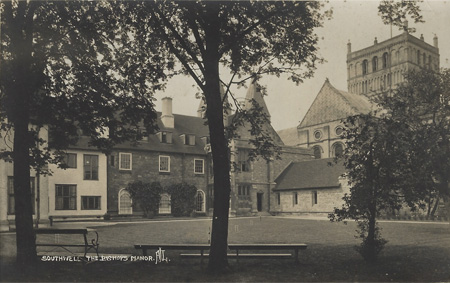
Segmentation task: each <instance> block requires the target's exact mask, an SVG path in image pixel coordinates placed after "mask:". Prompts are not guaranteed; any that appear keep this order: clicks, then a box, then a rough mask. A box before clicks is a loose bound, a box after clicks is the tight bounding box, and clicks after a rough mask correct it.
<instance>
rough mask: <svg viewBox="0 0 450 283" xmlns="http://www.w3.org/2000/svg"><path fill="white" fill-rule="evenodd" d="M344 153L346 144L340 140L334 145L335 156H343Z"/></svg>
mask: <svg viewBox="0 0 450 283" xmlns="http://www.w3.org/2000/svg"><path fill="white" fill-rule="evenodd" d="M343 153H344V145H343V144H342V143H340V142H338V143H335V144H334V145H333V156H334V157H341V156H342V154H343Z"/></svg>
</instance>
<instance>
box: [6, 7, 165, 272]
mask: <svg viewBox="0 0 450 283" xmlns="http://www.w3.org/2000/svg"><path fill="white" fill-rule="evenodd" d="M132 18H133V16H132V15H129V14H127V13H124V9H123V5H119V4H118V3H116V2H109V1H2V3H1V54H0V56H1V62H2V64H1V72H0V100H1V103H0V105H1V108H0V115H1V116H0V120H1V129H2V135H10V136H12V135H14V138H13V140H14V144H7V146H8V147H7V149H6V150H5V151H4V152H2V153H1V157H3V158H6V159H8V160H13V161H14V195H15V211H16V230H17V233H16V235H17V262H18V263H20V264H27V263H31V262H33V261H34V259H36V248H35V239H34V232H33V225H32V208H31V205H30V203H31V202H30V199H31V194H30V187H29V186H30V185H29V184H30V182H29V178H30V177H29V176H30V167H33V168H34V169H36V170H37V172H42V170H43V169H44V168H45V165H46V164H48V163H49V162H52V163H58V162H60V161H61V152H60V151H63V150H64V149H65V148H67V146H68V145H70V144H73V143H75V142H76V140H77V138H78V136H79V132H78V130H79V129H81V131H82V132H83V135H87V136H90V138H91V145H92V146H96V147H98V148H100V149H102V150H103V151H105V152H107V151H108V150H110V149H111V147H112V146H113V145H114V144H116V143H120V142H123V141H125V140H134V141H138V140H139V139H140V137H142V134H143V133H144V132H146V131H147V132H152V131H154V129H155V126H154V125H155V120H156V114H155V111H154V109H153V103H152V97H151V95H152V93H153V92H154V91H155V90H158V89H161V88H162V87H163V84H162V83H161V81H162V80H164V79H165V78H166V74H165V73H164V72H165V71H167V70H170V69H171V68H172V67H173V64H172V62H171V59H170V57H162V56H160V54H161V52H160V51H159V50H158V48H159V46H160V45H158V44H153V43H155V41H157V39H156V38H150V37H149V36H148V35H145V32H143V31H136V30H135V29H134V28H133V27H132V26H131V25H128V26H127V25H123V23H124V22H126V21H132V20H133V19H132ZM141 32H143V33H141ZM142 120H143V121H144V125H145V126H146V128H143V127H141V124H140V122H141V121H142ZM30 124H32V125H34V127H32V128H31V129H30V128H29V125H30ZM42 127H46V128H49V129H50V133H51V136H52V140H51V143H47V141H44V140H43V139H42V138H40V137H39V135H38V132H39V129H40V128H42ZM106 129H109V132H108V131H107V130H106ZM106 134H109V137H108V138H106V137H105V136H107V135H106ZM2 138H4V137H2ZM5 140H11V139H5ZM36 145H38V146H36ZM54 150H56V151H54ZM54 153H57V154H56V155H54ZM58 153H60V154H58Z"/></svg>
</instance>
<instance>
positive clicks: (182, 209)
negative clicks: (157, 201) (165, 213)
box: [167, 183, 197, 217]
mask: <svg viewBox="0 0 450 283" xmlns="http://www.w3.org/2000/svg"><path fill="white" fill-rule="evenodd" d="M167 192H168V193H169V194H170V200H171V204H172V210H171V212H172V214H173V215H174V216H177V217H179V216H190V215H191V213H192V212H193V211H194V210H195V194H196V193H197V188H196V187H195V186H194V185H188V184H186V183H180V184H174V185H171V186H169V187H168V188H167Z"/></svg>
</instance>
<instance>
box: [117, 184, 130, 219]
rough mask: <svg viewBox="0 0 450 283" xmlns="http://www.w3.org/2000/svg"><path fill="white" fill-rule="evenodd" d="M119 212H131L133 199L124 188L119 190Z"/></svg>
mask: <svg viewBox="0 0 450 283" xmlns="http://www.w3.org/2000/svg"><path fill="white" fill-rule="evenodd" d="M119 214H121V215H122V214H133V201H132V199H131V196H130V193H129V192H128V191H127V190H125V189H122V190H120V191H119Z"/></svg>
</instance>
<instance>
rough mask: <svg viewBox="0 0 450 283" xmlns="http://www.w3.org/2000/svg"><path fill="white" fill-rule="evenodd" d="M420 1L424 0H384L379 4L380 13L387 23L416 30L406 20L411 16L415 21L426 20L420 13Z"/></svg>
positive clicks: (405, 29) (412, 30) (406, 29)
mask: <svg viewBox="0 0 450 283" xmlns="http://www.w3.org/2000/svg"><path fill="white" fill-rule="evenodd" d="M420 2H422V1H421V0H420V1H408V0H400V1H395V0H383V1H381V3H380V5H379V6H378V15H380V17H381V19H382V21H383V23H384V24H385V25H394V26H396V27H398V29H399V30H404V31H408V32H414V31H415V29H414V28H410V27H408V25H406V24H405V21H407V20H408V18H411V19H412V20H414V22H415V23H423V22H424V20H423V17H422V15H421V14H420V12H421V9H420V4H419V3H420Z"/></svg>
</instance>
